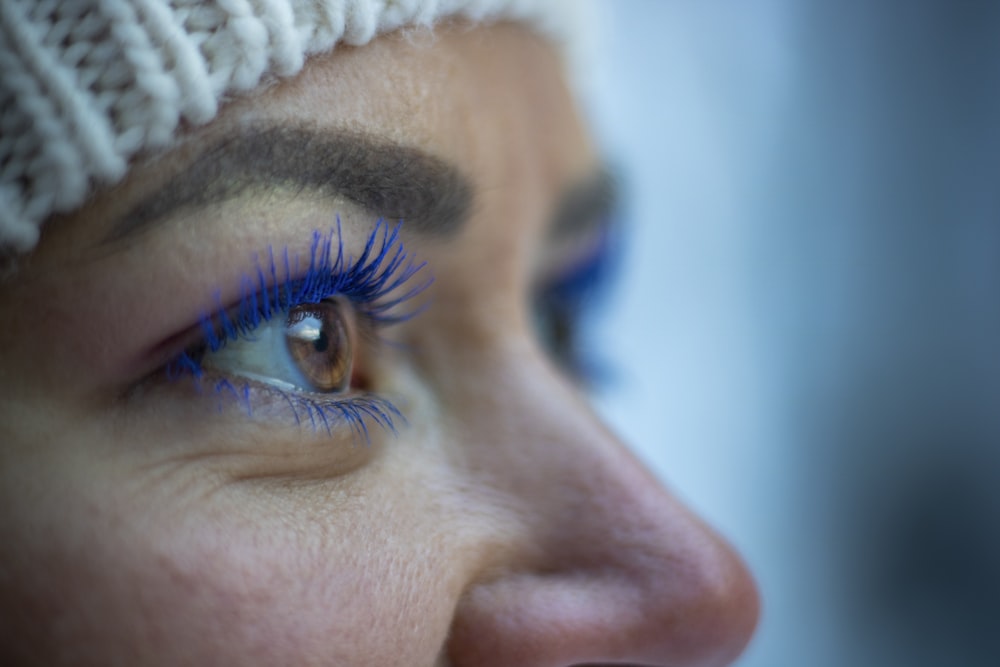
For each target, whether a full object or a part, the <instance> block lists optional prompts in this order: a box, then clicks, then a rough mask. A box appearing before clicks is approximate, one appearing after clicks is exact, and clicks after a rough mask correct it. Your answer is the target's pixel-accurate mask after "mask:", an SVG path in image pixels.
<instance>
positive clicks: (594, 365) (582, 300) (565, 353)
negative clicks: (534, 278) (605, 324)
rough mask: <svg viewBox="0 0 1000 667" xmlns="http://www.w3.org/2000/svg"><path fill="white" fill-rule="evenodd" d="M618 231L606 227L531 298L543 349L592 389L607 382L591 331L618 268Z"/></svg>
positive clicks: (537, 331) (558, 364) (541, 284)
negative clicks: (603, 381) (602, 382)
mask: <svg viewBox="0 0 1000 667" xmlns="http://www.w3.org/2000/svg"><path fill="white" fill-rule="evenodd" d="M616 231H617V230H616V228H614V227H612V226H611V225H606V226H605V227H603V228H602V229H601V231H600V233H599V234H597V235H596V236H595V237H594V238H592V239H590V240H588V241H587V242H585V243H583V244H581V249H580V250H579V251H578V252H576V253H574V255H573V258H572V259H571V261H569V262H568V263H566V264H564V265H563V266H561V267H560V268H559V269H558V270H557V271H555V272H553V273H551V274H549V275H548V276H547V277H545V278H544V279H542V280H541V281H539V283H538V284H537V285H536V287H535V289H534V292H533V295H532V312H533V319H534V327H535V332H536V335H537V337H538V340H539V341H540V343H541V345H542V347H543V348H544V349H545V350H546V352H547V353H548V354H549V356H550V358H552V360H553V361H555V363H556V365H557V366H559V367H560V368H561V369H562V370H563V371H565V372H566V373H568V374H569V376H570V377H572V378H573V379H574V380H576V381H578V382H580V383H582V384H584V385H587V386H593V385H596V384H600V382H601V381H602V380H604V379H605V378H606V375H607V370H606V367H605V361H604V359H602V358H601V357H600V355H598V354H596V353H595V350H594V347H595V346H594V345H593V342H594V341H593V340H592V337H591V333H592V331H591V327H592V325H593V324H594V319H595V316H596V315H597V314H598V313H599V310H600V309H599V306H600V304H601V301H602V298H603V297H604V296H605V295H606V293H607V291H608V289H609V287H610V285H611V283H612V282H613V278H614V273H615V269H616V268H617V257H618V255H617V253H618V250H619V248H618V239H617V236H616Z"/></svg>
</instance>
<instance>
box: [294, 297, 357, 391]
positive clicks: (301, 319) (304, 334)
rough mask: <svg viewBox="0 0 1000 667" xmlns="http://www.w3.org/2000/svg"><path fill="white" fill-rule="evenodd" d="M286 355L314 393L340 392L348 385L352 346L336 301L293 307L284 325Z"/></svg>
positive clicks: (346, 326) (344, 315)
mask: <svg viewBox="0 0 1000 667" xmlns="http://www.w3.org/2000/svg"><path fill="white" fill-rule="evenodd" d="M285 343H286V344H287V345H288V352H289V354H291V356H292V360H293V361H294V362H295V364H296V366H297V367H298V370H299V372H300V373H302V376H303V377H304V378H305V379H306V380H307V381H308V383H309V386H308V387H303V389H306V390H309V391H315V392H323V393H334V392H343V391H347V390H348V389H350V386H351V365H352V361H353V357H354V351H353V349H352V345H351V332H350V330H349V326H348V322H347V317H346V313H345V309H344V307H343V305H342V304H340V303H339V302H338V301H335V300H327V301H322V302H320V303H312V304H308V305H303V306H296V307H295V308H292V309H291V310H290V311H289V313H288V321H287V322H286V324H285Z"/></svg>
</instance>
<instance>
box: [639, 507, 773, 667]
mask: <svg viewBox="0 0 1000 667" xmlns="http://www.w3.org/2000/svg"><path fill="white" fill-rule="evenodd" d="M689 518H690V521H691V522H692V526H691V527H690V528H689V529H688V530H686V531H684V532H679V531H678V532H675V534H674V546H673V548H672V554H673V555H672V556H671V557H668V558H665V559H664V558H662V553H663V552H661V560H659V561H658V562H657V564H656V565H654V566H652V567H650V568H649V570H648V571H647V572H645V573H643V575H642V576H643V579H640V580H639V583H638V585H640V586H644V587H645V590H646V591H647V599H650V602H649V612H650V616H649V618H648V626H647V627H648V628H649V630H648V631H649V632H650V633H653V634H654V635H657V636H658V640H653V642H652V643H653V644H654V646H655V648H654V651H655V654H656V656H657V657H658V658H659V659H660V661H661V662H662V664H669V665H675V664H679V665H698V666H699V667H701V666H704V667H715V666H719V667H721V666H722V665H728V664H730V663H731V662H732V661H733V660H735V659H736V658H737V657H738V656H739V655H740V654H741V653H742V652H743V650H744V649H745V648H746V646H747V644H748V643H749V641H750V639H751V637H752V636H753V633H754V630H755V629H756V627H757V623H758V620H759V617H760V594H759V592H758V589H757V584H756V582H755V581H754V578H753V576H752V575H751V574H750V571H749V570H748V568H747V566H746V564H745V563H744V561H743V559H742V558H741V557H740V556H739V555H738V554H737V553H736V551H735V550H734V549H733V548H732V547H731V546H730V545H729V544H728V543H727V542H726V541H725V540H724V539H723V538H722V537H720V536H719V535H718V534H717V533H715V532H714V531H713V530H712V529H711V528H709V527H708V526H706V525H705V524H703V523H702V522H701V521H700V520H699V519H697V518H695V517H693V516H691V517H689ZM678 538H679V539H681V540H686V541H688V542H689V543H688V544H686V545H683V546H681V545H679V544H677V540H678ZM654 598H655V599H654ZM657 628H658V629H657ZM651 639H652V638H651ZM661 662H657V663H655V664H661Z"/></svg>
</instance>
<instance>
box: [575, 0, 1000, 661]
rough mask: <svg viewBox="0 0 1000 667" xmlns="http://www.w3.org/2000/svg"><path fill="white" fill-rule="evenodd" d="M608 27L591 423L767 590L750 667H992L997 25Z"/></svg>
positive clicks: (998, 488)
mask: <svg viewBox="0 0 1000 667" xmlns="http://www.w3.org/2000/svg"><path fill="white" fill-rule="evenodd" d="M603 5H604V9H605V15H606V18H607V23H606V25H605V26H604V28H605V35H604V41H603V45H602V46H601V49H600V52H599V54H600V58H598V59H596V60H595V62H596V63H597V64H599V65H600V67H599V68H598V69H596V70H594V71H593V72H592V75H593V76H592V77H591V78H592V81H591V84H592V90H591V92H592V96H591V97H590V100H591V101H590V105H589V107H588V108H589V113H590V115H591V117H592V120H593V122H594V125H595V127H596V128H597V130H598V134H599V136H600V137H601V139H602V143H603V145H604V146H605V147H606V148H607V151H608V153H609V154H610V155H611V156H612V158H613V159H614V160H615V162H617V163H618V164H620V165H621V167H622V169H621V171H622V173H623V175H624V177H625V186H626V187H625V194H626V202H627V206H626V209H625V217H626V219H627V221H628V222H629V224H630V225H631V234H630V237H629V241H628V246H627V252H626V255H625V261H624V267H623V268H624V274H623V276H622V283H621V285H620V286H619V288H618V290H617V292H616V293H615V295H614V298H613V299H611V300H610V302H609V303H608V306H609V311H608V312H609V314H610V316H609V317H608V318H607V319H606V321H605V322H604V325H605V326H604V328H605V333H604V336H603V338H602V339H601V340H603V344H604V345H605V346H606V355H605V356H607V357H609V358H611V359H613V360H615V362H616V364H617V368H618V380H617V382H616V383H614V384H612V385H611V387H610V388H609V390H608V391H607V392H606V393H605V394H604V395H603V397H602V398H601V401H600V404H601V409H602V411H603V412H604V413H605V414H606V415H608V418H609V419H610V420H611V421H612V423H613V425H614V426H615V428H617V430H618V431H619V432H621V433H622V434H623V435H624V437H625V438H626V439H627V440H628V441H629V442H630V443H632V444H633V445H634V446H635V447H636V448H637V449H638V451H639V452H640V455H641V456H642V457H643V458H645V459H646V460H647V461H649V462H650V464H651V465H652V466H653V467H654V468H655V469H656V471H657V472H658V473H659V474H660V475H661V476H662V477H663V478H664V479H665V480H667V482H668V483H669V485H670V486H671V487H672V488H674V489H675V490H676V491H677V493H678V494H679V495H680V496H681V497H682V498H684V499H685V500H687V501H688V502H689V503H690V504H691V505H693V506H694V507H695V508H696V509H697V510H699V511H700V512H701V513H702V514H703V515H705V516H706V517H707V518H708V519H709V520H710V521H712V522H713V523H715V524H716V525H717V526H718V527H719V528H720V529H721V530H722V531H723V532H724V533H725V534H727V535H728V536H729V537H730V538H731V540H732V541H733V542H734V543H735V544H736V545H737V546H738V548H739V549H740V550H741V551H742V552H743V554H744V555H745V557H746V559H747V560H748V562H749V563H750V565H751V567H752V568H753V569H754V570H755V572H756V574H757V577H758V580H759V583H760V586H761V589H762V593H763V596H764V614H763V619H762V625H761V627H760V630H759V633H758V635H757V637H756V638H755V639H754V642H753V643H752V645H751V647H750V649H749V650H748V652H747V654H746V655H745V657H744V658H743V659H742V660H741V661H740V662H739V663H738V664H739V665H741V666H742V667H751V666H753V667H786V666H788V667H792V666H799V665H808V666H810V667H823V666H825V665H830V666H831V667H832V666H834V665H836V666H837V667H842V666H843V665H852V666H853V667H868V666H871V667H887V666H892V665H908V666H918V667H921V666H928V667H930V666H935V667H937V666H941V667H945V666H947V667H979V666H983V667H986V666H990V667H995V666H996V665H1000V3H998V2H985V1H984V2H979V3H976V2H971V1H952V2H947V1H944V0H942V1H939V2H928V1H925V0H912V1H910V2H902V1H900V2H889V1H881V2H865V1H863V0H847V1H838V2H818V1H815V0H798V1H793V0H761V1H758V2H753V3H750V2H737V1H736V0H698V1H695V0H688V1H683V2H682V1H679V0H677V1H670V0H666V1H655V0H646V1H642V0H605V2H604V3H603Z"/></svg>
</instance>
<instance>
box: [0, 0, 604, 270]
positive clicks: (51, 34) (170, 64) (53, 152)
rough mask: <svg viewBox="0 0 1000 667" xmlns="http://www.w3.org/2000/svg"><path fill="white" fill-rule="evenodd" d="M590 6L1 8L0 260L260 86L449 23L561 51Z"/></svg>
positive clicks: (113, 4) (468, 1) (27, 4)
mask: <svg viewBox="0 0 1000 667" xmlns="http://www.w3.org/2000/svg"><path fill="white" fill-rule="evenodd" d="M586 4H587V2H586V1H585V0H212V1H210V2H202V1H198V0H0V255H2V254H3V253H4V252H11V251H14V252H26V251H29V250H31V249H32V248H33V247H34V246H35V244H36V243H37V242H38V235H39V230H40V228H41V225H42V223H43V222H44V221H45V219H46V218H48V217H49V216H50V215H51V214H53V213H62V212H67V211H71V210H73V209H74V208H76V207H78V206H80V205H81V204H82V203H83V202H84V201H85V200H86V198H87V196H88V194H89V193H90V192H91V190H92V188H94V187H95V186H99V185H105V184H110V183H114V182H116V181H118V180H120V179H121V178H122V177H124V175H125V173H126V171H127V169H128V165H129V160H130V158H132V157H133V156H135V155H136V154H138V153H140V152H141V151H144V150H149V149H161V148H164V147H166V146H169V145H170V143H171V141H172V140H173V138H174V136H175V134H176V132H177V130H178V127H179V126H180V125H181V123H187V124H194V125H198V124H202V123H206V122H208V121H210V120H211V119H212V118H214V117H215V115H216V114H217V113H218V111H219V105H220V103H221V102H222V101H223V100H224V99H226V98H227V96H231V95H232V94H234V93H239V92H242V91H248V90H251V89H253V88H255V87H256V86H257V85H258V84H260V83H261V80H262V78H263V77H265V76H268V75H272V76H279V77H282V76H290V75H293V74H295V73H297V72H298V71H299V70H300V69H302V66H303V63H304V61H305V59H306V58H307V57H308V56H310V55H312V54H316V53H322V52H326V51H329V50H331V49H333V48H334V46H335V45H337V44H338V43H341V42H343V43H346V44H352V45H361V44H365V43H367V42H369V41H370V40H371V39H373V38H374V37H375V36H376V35H378V34H380V33H384V32H389V31H392V30H395V29H397V28H401V27H403V26H409V25H412V26H427V25H432V24H433V23H435V22H436V21H439V20H440V19H443V18H447V17H461V18H464V19H466V20H470V21H473V22H485V21H495V20H503V19H511V20H518V21H523V22H526V23H528V24H530V25H532V26H535V27H536V28H537V29H538V30H539V31H541V32H542V33H544V34H546V35H548V36H549V37H551V38H552V39H554V40H556V41H557V42H560V43H561V44H562V45H563V46H564V47H568V46H571V45H570V42H572V41H573V40H575V39H577V37H578V36H579V34H580V32H581V22H582V21H583V17H584V13H583V11H582V10H583V7H584V6H585V5H586Z"/></svg>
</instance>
